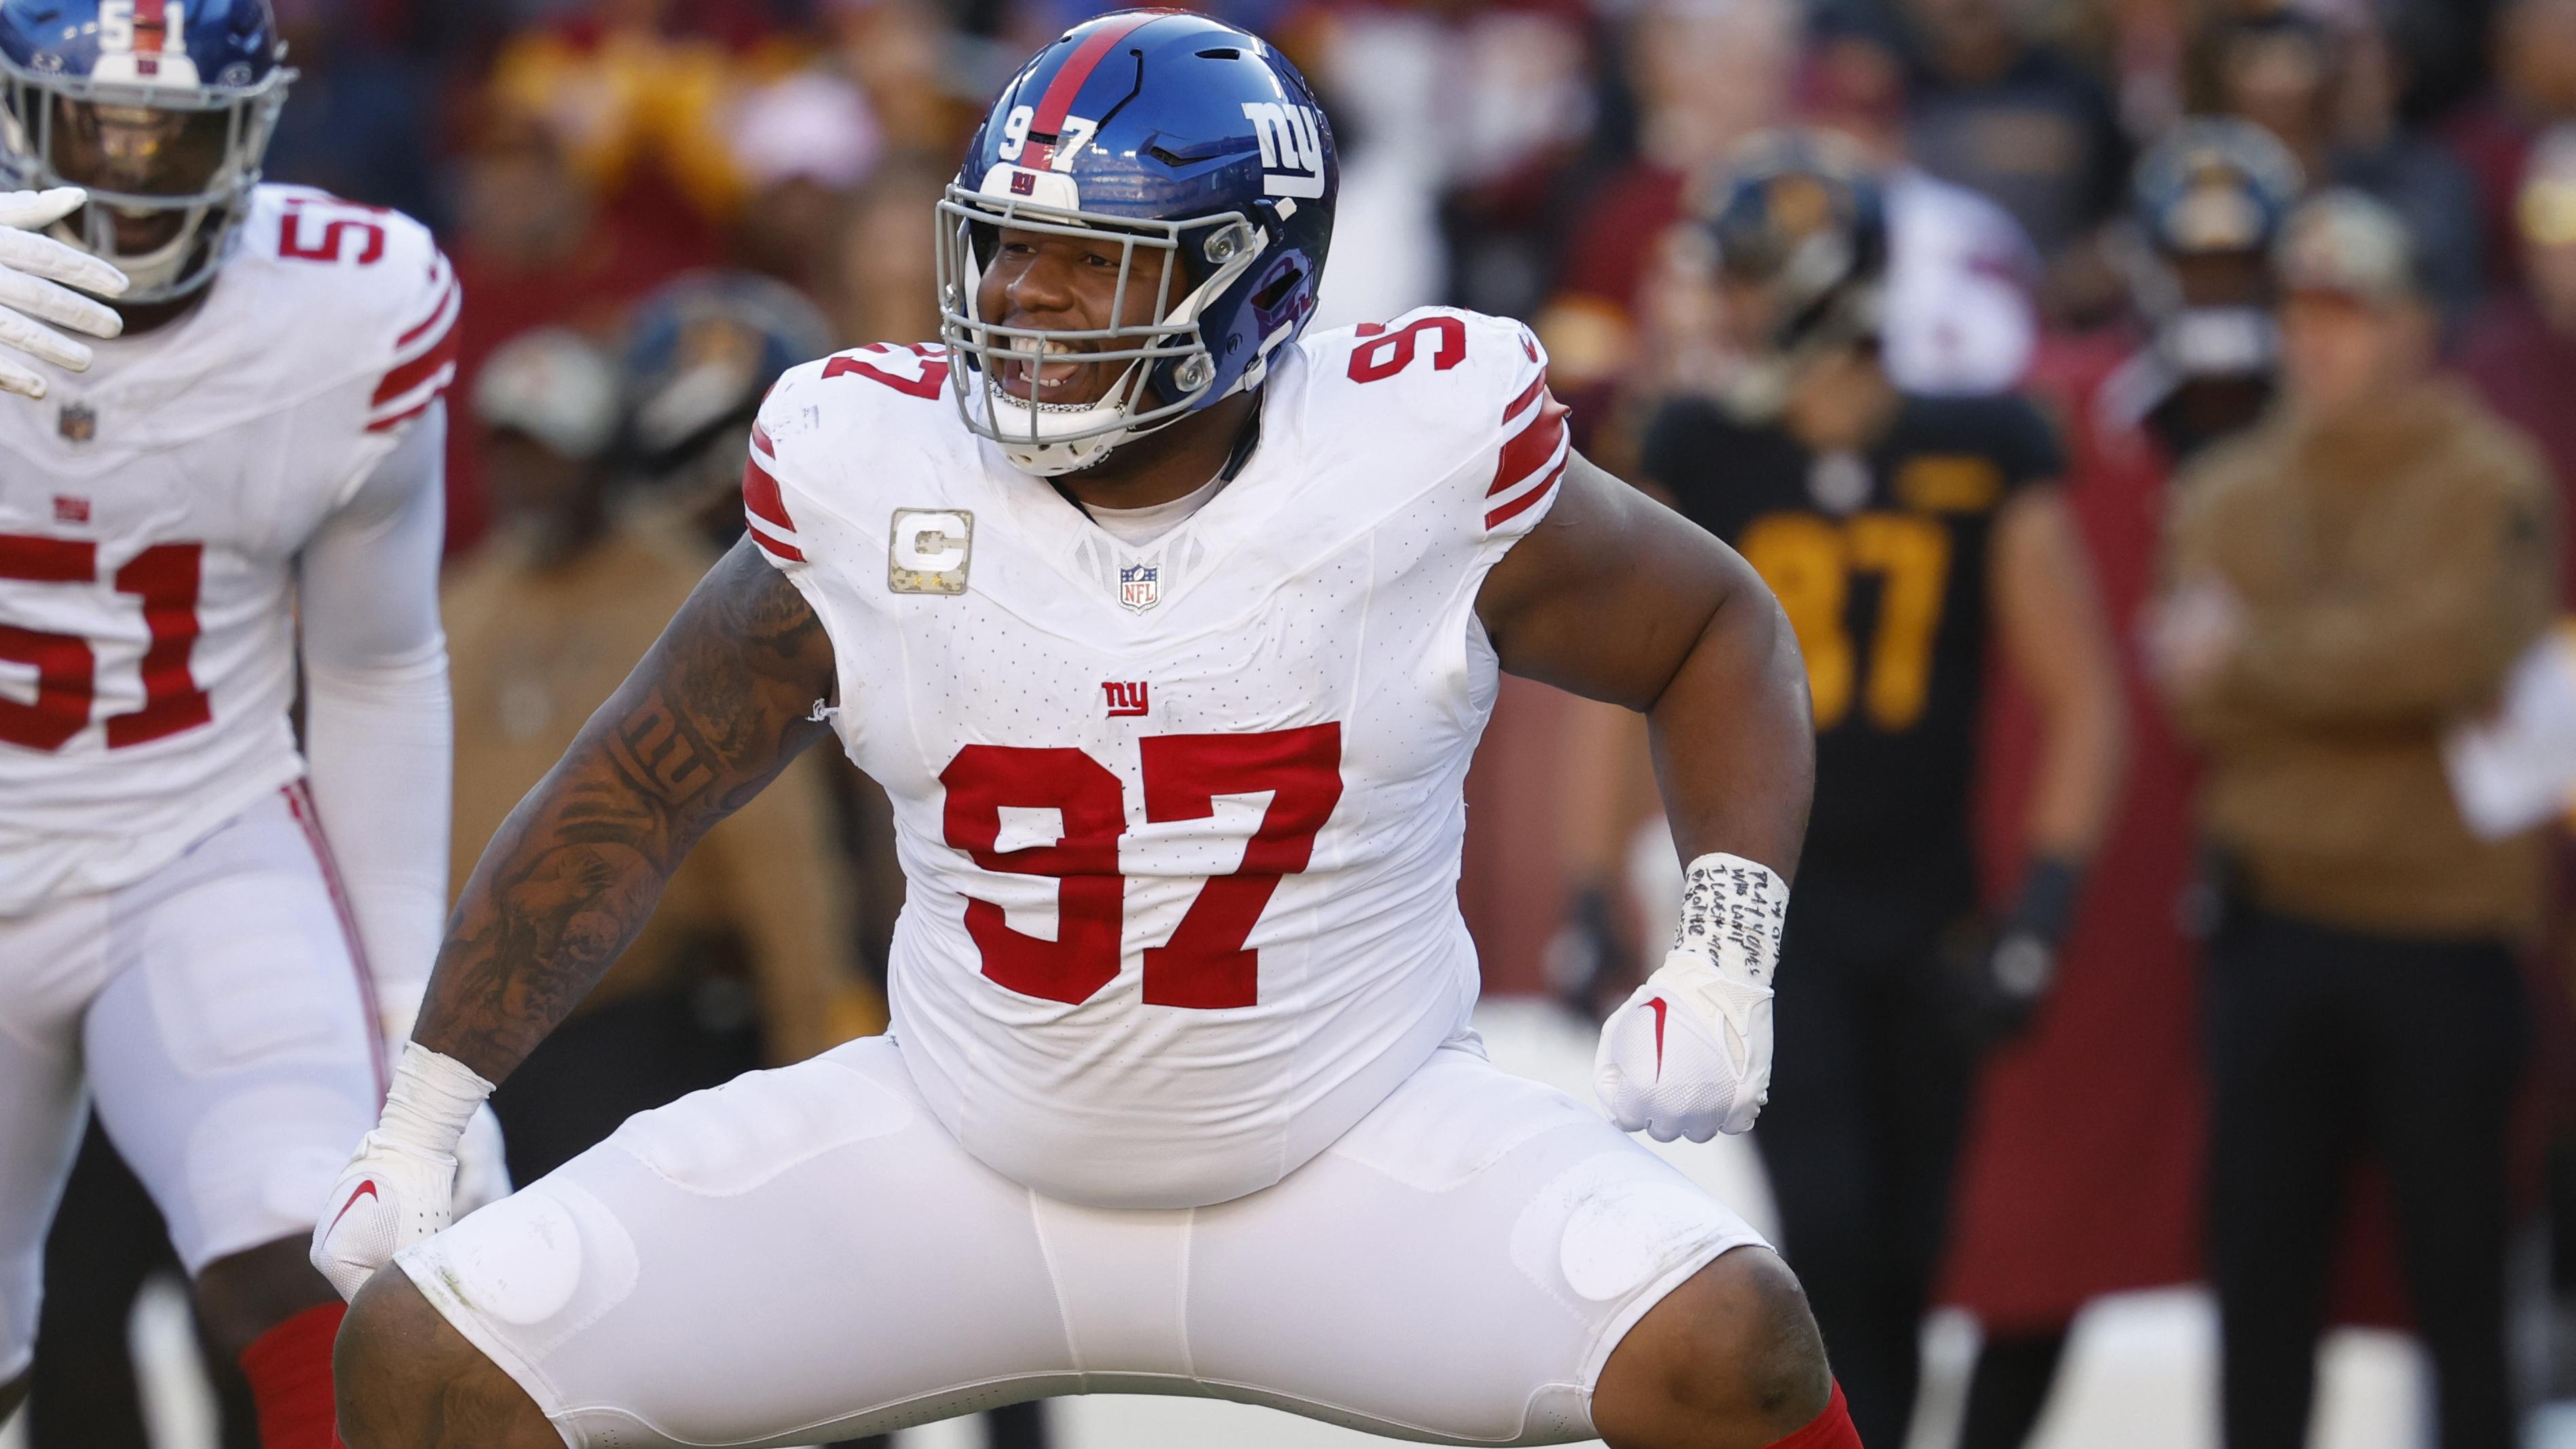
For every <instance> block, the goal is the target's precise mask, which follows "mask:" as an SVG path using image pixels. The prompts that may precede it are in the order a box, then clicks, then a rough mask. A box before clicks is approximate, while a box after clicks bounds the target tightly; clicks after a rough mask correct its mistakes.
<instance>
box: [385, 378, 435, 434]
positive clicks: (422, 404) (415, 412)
mask: <svg viewBox="0 0 2576 1449" xmlns="http://www.w3.org/2000/svg"><path fill="white" fill-rule="evenodd" d="M445 396H447V386H446V384H444V383H441V384H440V385H439V388H438V391H436V392H433V393H431V394H430V395H429V396H427V397H425V398H422V399H421V400H420V401H419V402H416V403H414V404H412V405H411V406H410V407H407V408H404V409H403V410H402V411H401V412H398V413H394V414H391V415H390V416H387V417H381V418H378V419H376V420H375V421H374V422H371V423H369V424H367V431H368V432H371V433H386V432H391V431H393V430H394V429H395V428H398V427H401V426H402V425H403V424H405V423H407V422H410V421H411V420H412V419H414V418H416V417H419V416H420V415H421V414H422V413H425V412H428V411H429V405H430V404H431V403H434V402H436V401H438V400H439V399H440V398H442V397H445Z"/></svg>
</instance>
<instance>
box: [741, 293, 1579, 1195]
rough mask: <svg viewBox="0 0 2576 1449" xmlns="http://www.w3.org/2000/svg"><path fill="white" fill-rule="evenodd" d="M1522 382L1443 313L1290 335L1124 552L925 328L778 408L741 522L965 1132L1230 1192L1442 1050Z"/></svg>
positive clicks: (1528, 444) (793, 393)
mask: <svg viewBox="0 0 2576 1449" xmlns="http://www.w3.org/2000/svg"><path fill="white" fill-rule="evenodd" d="M1545 372H1546V369H1545V363H1544V358H1543V356H1542V354H1541V353H1540V351H1539V347H1538V344H1537V342H1536V340H1535V339H1533V338H1532V337H1531V336H1530V334H1529V333H1528V331H1527V330H1526V329H1524V328H1523V327H1521V326H1520V325H1519V324H1518V323H1514V322H1507V321H1498V320H1496V319H1493V318H1489V317H1481V316H1477V315H1475V314H1472V313H1464V312H1456V311H1449V310H1444V309H1430V310H1425V311H1420V312H1414V313H1410V314H1408V315H1407V316H1406V317H1404V318H1401V319H1398V320H1397V321H1396V322H1394V323H1392V324H1389V325H1387V326H1384V327H1377V326H1370V327H1363V328H1360V329H1357V330H1355V331H1351V330H1345V331H1337V332H1330V333H1325V334H1322V335H1319V336H1312V337H1308V338H1306V339H1305V340H1303V341H1301V342H1299V343H1298V344H1296V345H1294V346H1293V347H1289V348H1284V349H1282V350H1281V352H1280V353H1279V354H1278V356H1277V358H1276V360H1275V365H1274V366H1273V368H1272V370H1271V374H1270V378H1269V382H1268V385H1267V389H1266V392H1265V395H1264V398H1263V402H1262V414H1261V429H1262V431H1261V442H1260V446H1259V448H1258V449H1256V450H1255V451H1254V452H1253V453H1252V455H1251V458H1250V460H1249V462H1248V463H1247V464H1246V465H1245V467H1244V468H1243V470H1242V472H1241V473H1240V474H1239V475H1238V476H1237V477H1236V478H1235V479H1234V480H1233V481H1232V482H1231V483H1229V484H1227V485H1226V487H1225V488H1223V489H1222V490H1221V491H1219V492H1218V493H1217V494H1216V495H1215V496H1214V497H1213V498H1211V499H1210V500H1209V501H1208V503H1207V504H1206V506H1205V507H1203V508H1201V509H1200V510H1199V511H1198V512H1197V513H1195V514H1193V515H1192V516H1191V517H1190V518H1189V519H1188V521H1187V522H1184V523H1182V524H1181V525H1180V526H1178V527H1177V528H1175V529H1173V530H1172V531H1171V532H1170V533H1168V534H1165V535H1163V536H1162V537H1161V538H1159V539H1156V540H1155V541H1153V542H1152V543H1151V544H1148V545H1146V546H1145V547H1142V548H1131V547H1128V546H1126V545H1124V544H1122V543H1120V542H1119V541H1118V540H1117V539H1116V538H1113V537H1112V536H1111V535H1110V534H1109V533H1107V532H1106V531H1104V530H1102V529H1101V528H1099V527H1097V526H1095V525H1094V524H1093V523H1092V522H1091V521H1090V520H1089V519H1087V518H1086V517H1085V516H1084V515H1083V513H1082V512H1081V510H1079V509H1078V508H1076V507H1075V506H1074V505H1073V504H1072V503H1070V502H1068V501H1067V500H1066V499H1065V498H1064V497H1063V496H1061V495H1060V494H1058V493H1057V492H1056V491H1055V490H1054V489H1053V488H1052V487H1050V486H1049V485H1048V483H1047V482H1046V481H1045V480H1043V479H1039V478H1034V477H1030V476H1028V475H1026V474H1023V473H1020V472H1018V471H1016V470H1014V469H1013V468H1011V466H1010V465H1009V464H1008V462H1006V461H1005V459H1004V458H1003V455H1002V453H1001V450H1000V449H999V448H998V447H997V446H995V445H993V444H991V443H988V442H985V441H983V440H981V439H979V438H977V437H975V436H974V435H973V434H972V433H970V432H969V431H968V430H967V429H966V428H965V426H964V425H963V423H962V422H961V421H960V419H959V417H958V413H957V409H956V405H955V402H954V400H953V399H952V398H951V397H949V396H948V395H947V389H948V388H950V387H952V386H957V385H961V384H962V385H965V386H973V385H975V384H974V383H973V381H972V380H971V379H959V378H956V377H952V376H951V368H950V363H949V359H948V358H947V357H946V355H945V354H944V353H943V352H942V351H941V350H940V349H938V348H936V347H915V348H892V347H878V348H869V349H862V350H860V351H856V352H850V353H844V354H841V355H838V356H835V357H830V358H826V359H824V360H822V361H819V362H815V363H810V364H807V365H806V366H803V367H800V368H797V369H795V370H794V371H792V372H790V373H788V374H787V375H786V377H785V378H784V379H782V380H781V381H780V382H779V384H778V386H777V388H776V389H775V390H774V391H773V392H772V393H771V394H770V396H769V399H768V401H767V402H766V403H765V404H764V405H763V407H762V409H761V413H760V421H759V424H758V426H757V428H756V429H755V431H754V434H753V439H752V460H751V467H750V468H749V470H748V471H747V472H746V474H745V478H744V493H745V501H746V504H747V511H748V514H749V517H750V521H751V527H752V537H753V538H754V540H755V541H756V542H757V543H758V544H759V545H760V546H761V547H762V548H763V549H764V550H765V551H766V552H767V554H768V556H769V558H770V559H771V561H772V562H773V563H775V564H777V565H778V567H779V568H781V569H782V570H783V571H784V572H785V573H786V575H787V576H788V577H789V578H790V579H792V580H794V581H795V584H796V586H797V588H798V589H799V590H800V591H802V593H803V594H804V596H805V598H806V599H807V601H808V602H809V603H811V605H812V606H813V608H814V610H815V613H816V614H817V615H818V616H819V617H820V619H821V621H822V623H823V625H824V627H825V629H826V630H827V631H828V632H829V633H830V635H831V638H832V642H833V646H834V649H835V652H836V655H837V659H838V668H839V675H840V679H839V684H840V699H841V705H840V709H839V712H838V714H837V715H836V716H834V718H835V721H836V727H837V729H838V730H839V732H840V736H841V739H842V741H843V744H844V745H845V746H846V748H847V749H848V751H849V753H850V756H851V758H852V759H854V760H856V761H857V762H858V764H859V765H860V767H861V768H863V769H865V770H866V771H867V772H868V773H869V774H870V775H872V776H874V777H875V778H876V779H877V780H878V781H879V782H880V783H881V784H883V785H884V786H885V787H886V789H887V791H888V793H889V794H891V795H892V796H893V799H894V803H895V815H896V821H897V836H898V849H899V851H900V853H901V858H902V862H903V868H904V876H905V879H906V881H907V883H908V886H909V889H908V892H907V896H906V900H905V902H904V907H903V913H902V916H901V918H900V920H899V921H898V922H897V924H896V929H895V943H894V953H893V959H892V963H891V973H892V1004H893V1022H894V1024H893V1028H892V1030H893V1032H894V1034H895V1035H896V1037H897V1038H898V1039H899V1040H901V1042H902V1043H903V1054H904V1058H905V1060H906V1061H908V1062H910V1063H911V1065H912V1070H913V1071H914V1073H915V1074H916V1076H917V1077H918V1079H919V1082H920V1086H921V1089H922V1092H923V1095H924V1097H925V1098H926V1099H927V1100H928V1101H929V1102H930V1103H931V1104H932V1106H933V1109H934V1110H935V1111H936V1112H937V1113H938V1114H939V1115H940V1116H941V1118H942V1119H943V1120H944V1122H945V1123H946V1125H947V1127H948V1128H949V1130H950V1131H951V1132H952V1133H954V1134H955V1135H956V1137H957V1139H958V1140H959V1141H960V1142H961V1143H962V1144H963V1145H964V1146H965V1147H966V1149H967V1150H968V1151H970V1152H972V1153H974V1154H975V1155H976V1156H977V1157H978V1158H981V1159H982V1160H983V1161H984V1162H985V1163H987V1164H988V1165H990V1166H992V1167H993V1168H995V1169H996V1170H998V1171H1000V1172H1002V1173H1004V1174H1006V1175H1007V1176H1009V1177H1011V1178H1013V1179H1015V1180H1016V1181H1019V1182H1021V1183H1024V1184H1026V1185H1028V1186H1030V1187H1033V1188H1036V1189H1038V1190H1039V1191H1041V1192H1044V1193H1046V1194H1048V1195H1050V1196H1054V1197H1059V1198H1065V1199H1069V1200H1072V1201H1076V1202H1083V1203H1092V1204H1100V1205H1106V1206H1117V1207H1177V1206H1185V1205H1198V1204H1206V1203H1213V1202H1221V1201H1225V1200H1227V1199H1230V1198H1234V1197H1239V1196H1241V1195H1243V1194H1245V1193H1248V1192H1253V1191H1256V1190H1258V1189H1260V1188H1264V1187H1267V1186H1269V1185H1270V1184H1272V1183H1274V1182H1277V1181H1278V1180H1279V1179H1280V1178H1282V1177H1284V1176H1286V1175H1287V1174H1288V1173H1289V1172H1290V1171H1292V1170H1294V1169H1295V1168H1296V1167H1297V1166H1298V1165H1299V1164H1301V1163H1303V1162H1305V1161H1306V1160H1307V1159H1308V1158H1310V1157H1312V1156H1314V1155H1315V1154H1316V1153H1317V1152H1319V1151H1321V1150H1322V1149H1323V1148H1324V1147H1326V1146H1327V1145H1329V1144H1330V1143H1332V1142H1333V1141H1334V1140H1335V1139H1336V1138H1338V1137H1340V1136H1341V1135H1342V1133H1343V1132H1344V1131H1346V1130H1347V1129H1349V1127H1350V1126H1351V1125H1352V1124H1353V1123H1355V1122H1357V1121H1358V1120H1359V1119H1360V1118H1361V1117H1362V1116H1363V1115H1365V1114H1366V1113H1367V1112H1368V1111H1369V1110H1370V1109H1371V1108H1373V1107H1375V1106H1376V1105H1377V1104H1378V1103H1379V1102H1380V1101H1381V1100H1383V1099H1384V1098H1385V1097H1386V1095H1387V1094H1388V1093H1389V1092H1391V1091H1392V1090H1394V1088H1395V1086H1396V1085H1397V1084H1398V1083H1399V1082H1401V1081H1402V1080H1404V1078H1405V1077H1406V1076H1408V1075H1409V1074H1410V1073H1412V1072H1413V1071H1414V1070H1415V1069H1416V1068H1417V1067H1419V1066H1421V1065H1422V1063H1423V1062H1424V1061H1425V1060H1427V1059H1428V1058H1429V1057H1430V1055H1431V1053H1432V1052H1433V1051H1434V1050H1436V1049H1438V1047H1439V1046H1440V1044H1441V1043H1442V1042H1443V1041H1446V1040H1448V1039H1450V1038H1451V1037H1453V1036H1455V1035H1457V1034H1458V1033H1460V1032H1461V1031H1463V1030H1465V1029H1466V1024H1467V1016H1468V1010H1469V1008H1470V1006H1471V1005H1472V1004H1473V1002H1474V1000H1475V996H1476V990H1477V969H1476V959H1475V950H1474V946H1473V945H1472V943H1471V942H1470V940H1469V939H1468V935H1467V928H1466V924H1465V922H1464V920H1463V919H1462V918H1461V917H1460V915H1459V911H1458V899H1457V885H1458V855H1459V845H1460V841H1461V839H1462V837H1463V834H1464V831H1465V826H1466V813H1465V805H1464V802H1463V799H1462V795H1461V786H1462V784H1463V782H1464V780H1465V778H1466V774H1467V763H1468V757H1469V756H1470V754H1471V753H1472V752H1473V751H1474V749H1475V745H1476V740H1477V738H1478V736H1479V735H1480V734H1481V733H1482V732H1483V730H1484V726H1485V721H1486V718H1487V715H1488V713H1489V712H1490V710H1491V708H1492V704H1493V699H1494V691H1495V684H1496V665H1495V659H1494V654H1493V651H1492V649H1491V647H1490V646H1489V645H1488V644H1487V642H1486V640H1485V636H1484V631H1483V629H1482V627H1481V625H1480V624H1479V623H1478V622H1477V619H1476V614H1475V601H1476V593H1477V588H1478V585H1479V583H1480V582H1481V581H1482V579H1483V578H1484V576H1485V573H1486V571H1487V570H1488V569H1490V568H1492V567H1493V565H1494V564H1495V562H1496V561H1498V560H1499V559H1501V558H1502V556H1503V555H1504V553H1505V552H1507V551H1508V550H1509V549H1510V548H1511V546H1512V544H1513V543H1514V542H1516V541H1517V540H1518V539H1519V538H1521V537H1522V536H1523V535H1524V534H1526V533H1527V532H1528V531H1529V530H1530V529H1531V528H1532V527H1533V526H1535V525H1536V524H1537V523H1538V521H1539V520H1540V518H1541V517H1543V516H1544V515H1545V514H1546V512H1547V510H1548V508H1549V506H1550V505H1551V503H1552V502H1553V500H1554V498H1555V496H1556V490H1557V485H1558V481H1559V479H1561V478H1562V477H1563V475H1564V470H1565V466H1566V462H1567V458H1568V443H1567V439H1566V429H1565V421H1564V409H1563V408H1562V407H1561V406H1559V405H1558V404H1557V403H1556V402H1555V401H1554V399H1553V398H1551V397H1550V396H1549V395H1548V392H1547V386H1546V377H1545Z"/></svg>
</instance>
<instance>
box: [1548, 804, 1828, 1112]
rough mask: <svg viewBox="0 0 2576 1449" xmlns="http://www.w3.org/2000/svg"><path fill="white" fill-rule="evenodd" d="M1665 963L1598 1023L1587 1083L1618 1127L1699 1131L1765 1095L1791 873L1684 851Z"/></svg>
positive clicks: (1750, 1108)
mask: <svg viewBox="0 0 2576 1449" xmlns="http://www.w3.org/2000/svg"><path fill="white" fill-rule="evenodd" d="M1685 875H1686V881H1685V884H1684V887H1683V891H1682V923H1681V929H1680V930H1679V931H1677V932H1675V933H1674V936H1673V948H1672V950H1671V951H1670V952H1668V953H1666V954H1665V956H1664V964H1663V965H1662V966H1660V967H1658V968H1656V970H1655V974H1653V975H1652V976H1649V977H1647V978H1646V984H1645V985H1643V986H1640V987H1638V988H1637V990H1636V994H1634V995H1632V996H1630V997H1629V998H1628V1000H1627V1003H1626V1004H1625V1005H1623V1006H1621V1007H1620V1008H1619V1009H1618V1010H1617V1011H1614V1012H1612V1013H1610V1019H1609V1020H1608V1021H1605V1022H1603V1023H1602V1024H1601V1047H1600V1050H1599V1051H1598V1052H1596V1053H1594V1055H1593V1058H1592V1090H1593V1091H1594V1092H1595V1093H1597V1094H1598V1095H1599V1096H1600V1098H1601V1105H1602V1107H1603V1108H1605V1109H1607V1110H1608V1112H1609V1113H1610V1120H1611V1121H1612V1122H1615V1123H1617V1124H1618V1126H1619V1130H1621V1131H1623V1132H1644V1133H1645V1134H1647V1135H1648V1136H1650V1137H1652V1138H1654V1139H1655V1140H1656V1141H1658V1142H1670V1141H1672V1140H1673V1139H1674V1138H1676V1137H1687V1138H1689V1139H1690V1140H1691V1141H1693V1142H1706V1141H1707V1140H1708V1139H1710V1138H1711V1137H1714V1136H1716V1135H1717V1134H1718V1133H1720V1132H1729V1133H1734V1132H1742V1131H1745V1130H1746V1129H1748V1128H1750V1127H1751V1126H1752V1125H1753V1119H1754V1117H1755V1116H1756V1115H1757V1114H1759V1113H1760V1112H1761V1110H1762V1104H1763V1103H1764V1102H1767V1101H1769V1100H1770V1097H1771V972H1772V969H1773V968H1774V967H1775V966H1777V965H1778V964H1779V960H1780V927H1781V923H1782V922H1783V921H1785V920H1786V919H1787V917H1788V913H1789V884H1788V882H1786V881H1784V880H1782V879H1780V877H1779V874H1778V873H1777V872H1775V871H1773V870H1772V869H1771V868H1770V867H1769V866H1766V865H1760V864H1756V863H1755V862H1753V861H1749V860H1746V859H1744V858H1743V857H1741V856H1735V855H1724V854H1718V855H1703V856H1701V857H1700V858H1699V859H1697V860H1694V861H1692V862H1691V863H1690V869H1689V870H1688V871H1687V872H1686V873H1685Z"/></svg>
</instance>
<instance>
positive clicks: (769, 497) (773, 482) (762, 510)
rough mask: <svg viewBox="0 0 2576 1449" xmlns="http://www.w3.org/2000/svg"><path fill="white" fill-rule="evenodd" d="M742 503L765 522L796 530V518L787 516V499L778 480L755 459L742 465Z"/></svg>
mask: <svg viewBox="0 0 2576 1449" xmlns="http://www.w3.org/2000/svg"><path fill="white" fill-rule="evenodd" d="M742 505H743V507H745V508H748V509H750V510H751V512H752V516H753V517H755V518H758V519H760V520H761V521H762V522H764V523H770V524H775V525H776V526H778V527H780V528H783V529H785V530H787V531H788V532H790V533H794V532H795V531H796V520H795V519H792V518H790V517H788V516H787V500H786V498H784V497H783V496H781V495H780V494H779V491H778V480H777V479H775V478H772V477H770V476H769V473H768V470H766V469H764V468H762V467H761V466H760V464H759V463H758V462H757V461H755V460H745V461H744V463H743V465H742Z"/></svg>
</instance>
